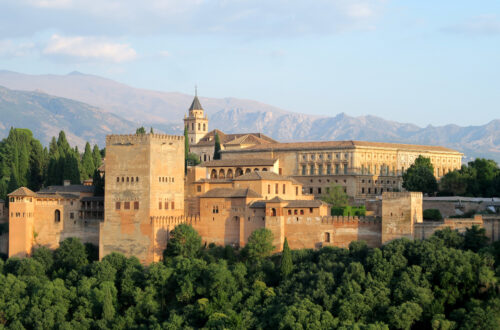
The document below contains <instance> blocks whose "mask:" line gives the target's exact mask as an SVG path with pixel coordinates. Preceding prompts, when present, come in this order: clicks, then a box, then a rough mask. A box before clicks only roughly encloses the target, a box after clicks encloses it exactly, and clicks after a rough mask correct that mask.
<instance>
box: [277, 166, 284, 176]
mask: <svg viewBox="0 0 500 330" xmlns="http://www.w3.org/2000/svg"><path fill="white" fill-rule="evenodd" d="M278 173H279V175H283V169H282V168H281V167H280V168H279V169H278Z"/></svg>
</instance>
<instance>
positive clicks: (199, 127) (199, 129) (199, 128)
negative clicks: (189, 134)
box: [198, 123, 201, 131]
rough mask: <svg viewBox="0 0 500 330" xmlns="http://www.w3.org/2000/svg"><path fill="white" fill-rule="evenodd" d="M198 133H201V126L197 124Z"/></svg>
mask: <svg viewBox="0 0 500 330" xmlns="http://www.w3.org/2000/svg"><path fill="white" fill-rule="evenodd" d="M198 131H201V124H200V123H198Z"/></svg>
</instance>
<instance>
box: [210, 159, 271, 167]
mask: <svg viewBox="0 0 500 330" xmlns="http://www.w3.org/2000/svg"><path fill="white" fill-rule="evenodd" d="M274 163H276V159H274V158H240V159H218V160H210V161H208V162H204V163H203V164H201V166H204V167H238V166H273V165H274Z"/></svg>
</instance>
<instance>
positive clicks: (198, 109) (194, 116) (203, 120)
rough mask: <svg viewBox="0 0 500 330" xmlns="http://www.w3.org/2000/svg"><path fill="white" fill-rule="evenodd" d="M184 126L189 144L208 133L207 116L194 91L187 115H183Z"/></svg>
mask: <svg viewBox="0 0 500 330" xmlns="http://www.w3.org/2000/svg"><path fill="white" fill-rule="evenodd" d="M184 126H185V127H187V131H188V139H189V144H190V145H194V144H197V143H198V142H199V141H200V140H201V138H203V137H204V136H205V135H206V134H207V133H208V118H207V117H206V116H205V111H204V110H203V107H202V106H201V103H200V100H199V99H198V93H195V96H194V99H193V103H191V106H190V107H189V116H188V117H186V116H185V117H184Z"/></svg>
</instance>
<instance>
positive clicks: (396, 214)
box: [382, 192, 423, 244]
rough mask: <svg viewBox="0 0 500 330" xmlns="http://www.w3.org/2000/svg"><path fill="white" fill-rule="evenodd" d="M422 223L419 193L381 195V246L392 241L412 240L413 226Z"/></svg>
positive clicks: (388, 193) (386, 193)
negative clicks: (399, 239)
mask: <svg viewBox="0 0 500 330" xmlns="http://www.w3.org/2000/svg"><path fill="white" fill-rule="evenodd" d="M422 221H423V214H422V193H421V192H384V193H383V194H382V244H385V243H387V242H389V241H392V240H393V239H398V238H401V237H407V238H409V239H413V227H414V226H413V225H414V224H415V223H417V222H422Z"/></svg>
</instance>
